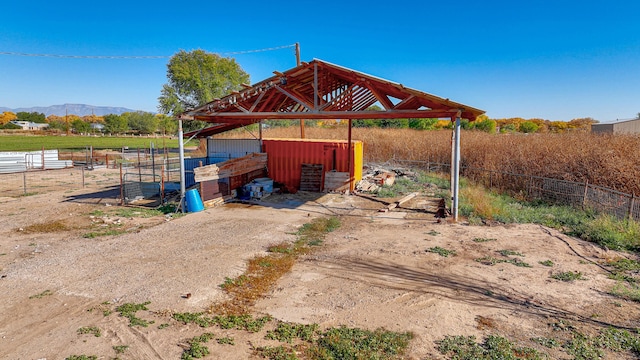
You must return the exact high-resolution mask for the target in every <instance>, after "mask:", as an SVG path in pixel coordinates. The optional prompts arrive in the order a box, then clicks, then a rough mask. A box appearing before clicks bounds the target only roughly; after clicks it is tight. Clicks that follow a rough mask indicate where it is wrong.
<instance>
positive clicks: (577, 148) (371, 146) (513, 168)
mask: <svg viewBox="0 0 640 360" xmlns="http://www.w3.org/2000/svg"><path fill="white" fill-rule="evenodd" d="M305 135H306V137H307V138H316V139H320V138H322V139H345V140H346V139H347V129H346V128H344V127H339V128H336V129H325V128H309V127H307V128H306V131H305ZM224 136H226V137H228V136H233V137H247V136H249V134H248V133H247V132H245V131H238V132H231V133H229V134H228V135H224ZM263 136H264V137H272V138H287V137H293V138H295V137H300V131H299V128H297V127H289V128H269V129H267V130H265V132H264V134H263ZM352 136H353V139H357V140H362V141H364V146H365V150H364V157H365V161H368V162H385V161H388V160H390V159H401V160H424V161H427V160H429V161H431V162H440V163H449V162H450V158H451V155H450V154H451V131H449V130H438V131H420V130H411V129H379V128H354V129H353V135H352ZM461 152H462V165H463V166H469V167H474V168H483V169H487V170H494V171H502V172H509V173H516V174H525V175H534V176H542V177H549V178H556V179H563V180H568V181H576V182H585V181H588V182H589V183H590V184H594V185H599V186H603V187H608V188H612V189H615V190H618V191H621V192H625V193H629V194H640V181H638V179H640V137H638V136H634V135H603V134H592V133H587V132H573V133H563V134H550V133H547V134H487V133H484V132H479V131H463V132H462V137H461Z"/></svg>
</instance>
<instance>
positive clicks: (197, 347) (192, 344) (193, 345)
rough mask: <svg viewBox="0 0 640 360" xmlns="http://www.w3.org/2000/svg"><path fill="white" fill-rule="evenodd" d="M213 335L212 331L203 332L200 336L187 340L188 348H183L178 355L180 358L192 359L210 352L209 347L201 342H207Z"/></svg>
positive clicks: (199, 357) (184, 359) (183, 359)
mask: <svg viewBox="0 0 640 360" xmlns="http://www.w3.org/2000/svg"><path fill="white" fill-rule="evenodd" d="M213 338H214V335H213V334H212V333H204V334H202V335H200V336H196V337H194V338H192V339H190V340H188V341H187V342H188V343H189V348H187V349H185V350H184V351H183V352H182V355H181V356H180V359H182V360H192V359H201V358H203V357H205V356H207V355H209V354H210V351H209V348H208V347H206V346H205V345H203V343H206V342H209V340H211V339H213Z"/></svg>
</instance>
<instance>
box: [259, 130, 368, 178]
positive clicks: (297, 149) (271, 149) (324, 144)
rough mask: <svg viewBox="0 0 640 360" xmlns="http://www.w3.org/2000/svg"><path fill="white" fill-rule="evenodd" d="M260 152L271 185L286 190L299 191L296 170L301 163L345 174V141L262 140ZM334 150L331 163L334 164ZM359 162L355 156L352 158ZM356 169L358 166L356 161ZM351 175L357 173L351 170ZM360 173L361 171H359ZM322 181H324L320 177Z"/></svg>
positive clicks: (298, 171) (298, 175)
mask: <svg viewBox="0 0 640 360" xmlns="http://www.w3.org/2000/svg"><path fill="white" fill-rule="evenodd" d="M353 143H354V144H355V143H361V141H353ZM358 145H359V146H353V150H354V152H356V151H357V150H359V151H360V152H362V145H361V144H358ZM262 149H263V150H262V151H263V152H265V153H267V169H268V172H269V177H270V178H272V179H273V180H274V181H275V182H278V183H282V184H285V185H286V186H287V187H288V188H289V189H299V188H300V171H301V167H302V164H322V165H324V170H323V172H327V171H331V170H333V169H335V170H336V171H340V172H348V171H349V169H348V161H349V160H348V156H347V151H348V143H347V141H336V140H318V139H265V140H262ZM334 150H335V164H334ZM358 158H359V159H362V154H359V156H358V154H356V155H355V156H354V158H353V159H352V162H353V163H352V166H355V164H354V163H357V161H355V159H358ZM360 166H362V163H361V161H360ZM354 173H358V172H357V171H354ZM360 174H362V172H361V171H360ZM323 181H324V178H323Z"/></svg>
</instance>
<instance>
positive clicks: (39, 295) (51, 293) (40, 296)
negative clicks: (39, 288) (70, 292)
mask: <svg viewBox="0 0 640 360" xmlns="http://www.w3.org/2000/svg"><path fill="white" fill-rule="evenodd" d="M49 295H53V291H51V290H45V291H43V292H41V293H40V294H36V295H31V296H29V299H42V298H43V297H45V296H49Z"/></svg>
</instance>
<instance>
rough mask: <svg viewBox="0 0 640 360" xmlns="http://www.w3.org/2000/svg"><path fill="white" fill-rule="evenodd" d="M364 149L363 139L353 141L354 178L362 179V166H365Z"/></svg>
mask: <svg viewBox="0 0 640 360" xmlns="http://www.w3.org/2000/svg"><path fill="white" fill-rule="evenodd" d="M363 158H364V149H363V146H362V141H354V142H353V180H354V181H355V182H358V181H360V180H362V167H363V166H364V160H363Z"/></svg>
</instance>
